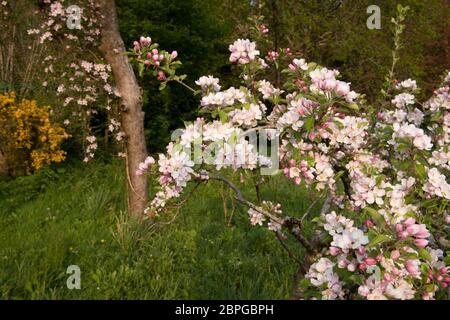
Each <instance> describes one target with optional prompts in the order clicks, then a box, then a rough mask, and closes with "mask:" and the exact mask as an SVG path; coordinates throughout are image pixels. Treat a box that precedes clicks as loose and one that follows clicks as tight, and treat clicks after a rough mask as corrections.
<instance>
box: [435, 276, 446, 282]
mask: <svg viewBox="0 0 450 320" xmlns="http://www.w3.org/2000/svg"><path fill="white" fill-rule="evenodd" d="M443 279H444V278H443V277H442V276H437V277H436V280H437V281H442V280H443Z"/></svg>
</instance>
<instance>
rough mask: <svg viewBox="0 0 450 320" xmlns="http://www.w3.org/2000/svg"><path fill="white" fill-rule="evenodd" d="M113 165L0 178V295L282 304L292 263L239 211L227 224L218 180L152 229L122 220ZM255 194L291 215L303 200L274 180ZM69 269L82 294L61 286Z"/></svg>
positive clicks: (121, 195) (122, 197)
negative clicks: (76, 272) (76, 274)
mask: <svg viewBox="0 0 450 320" xmlns="http://www.w3.org/2000/svg"><path fill="white" fill-rule="evenodd" d="M121 168H122V167H121V165H120V164H117V163H116V164H103V163H97V164H91V165H88V166H83V167H82V166H78V165H71V166H66V167H64V169H59V171H58V172H56V171H54V170H50V169H47V170H43V171H41V172H40V173H38V174H36V175H34V176H29V177H22V178H18V179H15V180H11V181H0V298H1V299H286V298H289V296H290V294H291V290H292V279H293V274H294V273H295V270H296V266H295V263H294V262H293V261H292V260H290V258H289V257H288V255H287V253H286V252H285V251H284V250H283V249H282V247H281V246H280V244H279V243H278V242H277V240H276V239H275V237H274V235H273V234H272V233H271V232H269V231H267V230H266V229H264V228H262V227H252V226H251V225H250V224H249V220H248V218H247V213H246V209H245V208H243V207H240V206H237V208H236V211H235V213H234V215H233V217H232V218H231V219H230V218H229V216H230V215H231V212H232V202H231V200H230V198H229V192H228V190H226V189H224V188H223V186H221V185H220V183H219V182H210V183H209V184H208V185H202V186H200V187H199V189H198V190H197V192H196V193H194V194H193V196H192V197H191V198H190V199H189V201H188V202H187V203H186V204H185V206H184V207H183V208H182V209H181V210H180V211H179V213H178V215H177V216H176V218H175V220H174V221H173V222H172V223H171V224H168V225H165V226H162V227H159V228H154V227H151V226H150V225H149V224H136V223H133V222H132V221H128V218H127V215H126V212H125V208H126V194H125V191H124V190H125V185H124V181H123V175H122V171H121ZM242 187H243V190H244V191H245V192H246V193H247V194H249V195H250V198H252V197H253V198H254V197H255V194H254V192H253V188H252V187H251V185H250V184H248V185H247V184H243V185H242ZM221 194H223V195H224V196H225V197H226V198H228V199H229V200H228V210H227V212H225V211H224V205H223V200H222V197H221ZM262 195H263V198H264V199H267V200H272V201H277V200H278V201H280V200H281V199H284V200H285V201H283V203H284V205H285V209H287V211H288V212H289V214H290V215H296V214H297V215H300V214H301V212H302V211H303V210H304V209H305V208H306V207H307V206H308V204H309V203H310V200H309V198H310V197H309V196H308V195H307V194H306V193H305V191H303V189H301V188H298V187H295V186H294V185H293V184H291V183H289V182H288V181H283V179H282V178H274V179H273V180H272V181H270V182H268V183H267V184H266V185H264V186H263V188H262ZM225 215H227V217H226V216H225ZM172 217H173V215H170V216H166V217H165V216H163V217H161V219H160V220H161V221H168V220H170V218H172ZM229 222H230V223H229ZM293 248H297V247H295V246H294V247H293ZM299 254H301V253H300V252H299ZM69 265H78V266H79V267H80V269H81V289H80V290H69V289H68V288H67V286H66V280H67V277H68V276H69V275H68V274H66V270H67V267H68V266H69Z"/></svg>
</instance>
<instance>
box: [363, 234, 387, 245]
mask: <svg viewBox="0 0 450 320" xmlns="http://www.w3.org/2000/svg"><path fill="white" fill-rule="evenodd" d="M388 240H391V238H389V237H388V236H386V235H384V234H379V235H377V236H376V237H375V238H373V239H372V240H370V242H369V244H368V245H367V246H369V247H374V246H376V245H378V244H380V243H383V242H386V241H388Z"/></svg>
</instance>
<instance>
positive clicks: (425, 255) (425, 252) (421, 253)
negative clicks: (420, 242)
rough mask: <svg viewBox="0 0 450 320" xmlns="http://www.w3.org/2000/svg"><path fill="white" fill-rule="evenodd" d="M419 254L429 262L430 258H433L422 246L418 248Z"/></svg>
mask: <svg viewBox="0 0 450 320" xmlns="http://www.w3.org/2000/svg"><path fill="white" fill-rule="evenodd" d="M419 255H420V257H421V258H422V259H424V260H426V261H428V262H431V260H433V258H432V257H431V254H430V253H429V252H428V250H426V249H424V248H420V249H419Z"/></svg>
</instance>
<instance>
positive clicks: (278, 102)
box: [148, 39, 450, 299]
mask: <svg viewBox="0 0 450 320" xmlns="http://www.w3.org/2000/svg"><path fill="white" fill-rule="evenodd" d="M230 51H231V56H230V61H231V62H234V63H237V64H238V65H239V66H240V67H241V68H243V70H244V72H243V73H242V74H241V77H242V79H241V80H242V86H241V87H240V88H239V89H236V88H235V87H230V88H228V89H222V88H221V87H220V86H219V80H218V79H216V78H213V77H212V76H208V77H201V78H200V79H199V80H197V82H196V84H197V85H199V86H200V88H201V94H202V97H201V98H200V108H201V110H202V112H204V113H206V114H207V115H210V118H207V116H205V118H199V119H197V120H196V121H195V122H194V123H189V124H186V127H185V128H184V129H183V130H182V131H181V135H180V136H179V137H178V138H177V139H175V140H174V141H173V142H172V143H171V144H169V146H168V148H167V154H165V155H160V156H159V161H158V165H159V171H160V173H161V176H160V179H159V184H160V189H159V191H158V193H157V194H156V197H155V198H154V200H153V202H152V204H151V206H150V208H149V210H148V213H149V214H154V213H155V212H161V210H162V208H163V207H164V206H165V205H166V203H167V202H168V201H171V199H173V198H176V197H179V196H180V195H181V192H182V191H183V189H184V188H185V187H186V185H187V183H188V182H189V181H192V180H197V181H205V180H208V176H209V174H208V171H207V170H208V169H211V170H222V169H226V168H232V169H234V170H242V171H245V170H256V169H260V168H262V167H264V165H268V164H269V163H270V161H269V160H270V159H268V158H267V157H266V156H265V155H261V154H258V148H257V146H256V145H255V144H254V143H252V142H251V141H248V140H246V139H243V136H245V133H246V132H248V131H250V132H252V131H256V130H258V129H260V128H262V127H264V128H267V127H270V128H272V129H273V130H274V131H275V132H276V134H275V136H276V137H277V138H279V140H280V144H279V147H278V150H276V152H278V155H279V161H280V163H279V164H280V165H281V167H282V168H281V169H282V170H280V171H279V172H281V173H283V174H284V176H285V177H286V178H287V179H289V180H291V181H292V182H293V183H294V184H295V185H298V186H306V187H307V188H310V189H313V190H317V191H319V192H321V193H322V192H324V193H328V194H329V195H330V197H331V207H330V209H328V210H327V211H326V212H323V213H322V215H321V216H320V219H319V220H320V221H319V220H317V219H314V220H313V221H314V222H318V223H319V225H321V226H322V227H323V230H324V232H325V235H326V236H325V244H324V245H323V247H321V248H320V250H319V251H318V252H315V254H314V256H313V258H314V261H313V262H312V263H311V265H310V266H309V271H308V272H307V274H306V278H305V279H306V282H302V285H303V286H304V290H305V292H307V295H308V297H312V298H321V299H349V298H366V299H434V298H442V296H443V295H444V294H445V289H446V288H447V286H448V281H447V280H448V272H449V267H448V266H447V265H448V257H446V253H444V252H443V251H442V250H441V248H440V247H439V246H440V243H445V241H446V240H445V237H446V236H445V234H448V220H450V218H449V214H448V200H449V195H450V184H449V183H448V181H447V180H448V176H449V168H450V167H449V160H450V158H449V157H448V154H449V140H450V139H449V133H450V129H449V125H450V115H449V110H450V103H449V102H450V98H449V80H450V75H449V76H447V77H446V80H445V81H446V82H445V83H444V84H443V86H442V87H441V88H440V89H438V90H436V91H435V93H434V95H433V96H432V97H431V98H430V99H429V100H428V101H426V102H425V103H423V104H419V103H418V102H417V98H416V97H415V93H416V92H417V90H418V87H417V83H416V82H415V81H414V80H411V79H407V80H404V81H397V82H396V83H395V86H394V88H393V91H392V92H393V95H392V96H390V97H388V98H387V100H386V101H385V104H386V105H387V106H386V107H385V108H384V109H383V110H381V111H374V110H373V108H371V107H370V106H368V105H367V104H366V102H365V101H364V99H361V96H362V95H360V94H358V93H356V92H355V91H353V90H352V89H351V86H350V84H349V83H347V82H344V81H341V80H339V72H338V71H337V70H330V69H327V68H324V67H322V66H319V65H317V64H315V63H307V62H306V61H305V60H304V59H302V58H300V57H295V58H294V59H292V60H291V61H290V62H288V64H287V65H286V69H285V70H283V75H284V77H285V79H284V82H285V83H284V84H283V87H282V88H283V90H281V89H280V88H276V86H274V85H272V84H271V83H270V82H269V81H267V80H266V78H265V77H266V74H265V73H264V69H262V68H261V65H262V62H261V61H260V60H257V59H259V58H258V55H259V54H260V52H259V51H258V50H257V49H256V44H255V43H252V42H251V41H250V40H242V39H239V40H237V41H236V42H235V43H234V44H232V45H231V46H230ZM269 56H271V57H272V58H273V57H274V54H273V53H272V54H269ZM269 58H270V57H269ZM252 62H255V63H252ZM280 63H281V60H280ZM217 116H220V120H218V119H215V118H216V117H217ZM192 145H194V152H192V148H191V146H192ZM195 148H197V149H195ZM196 151H197V152H196ZM205 152H206V153H207V154H208V156H206V157H205ZM236 152H237V153H236ZM192 154H193V155H194V158H192ZM236 154H241V155H243V157H236ZM198 159H202V161H200V162H198V161H197V160H198ZM205 170H206V171H205ZM248 216H249V219H250V223H251V224H252V225H255V226H264V227H266V228H268V229H270V230H271V231H274V232H277V233H279V234H282V233H283V230H285V228H287V225H286V224H284V222H283V221H290V220H289V219H288V217H287V216H286V215H285V214H284V213H283V211H282V210H281V207H278V205H273V204H272V203H271V202H269V201H263V202H262V203H261V204H260V206H255V207H251V209H249V210H248ZM274 217H276V218H274ZM282 222H283V223H282ZM432 222H433V225H432V226H431V223H432ZM443 235H444V236H443ZM446 279H447V280H446Z"/></svg>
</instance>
